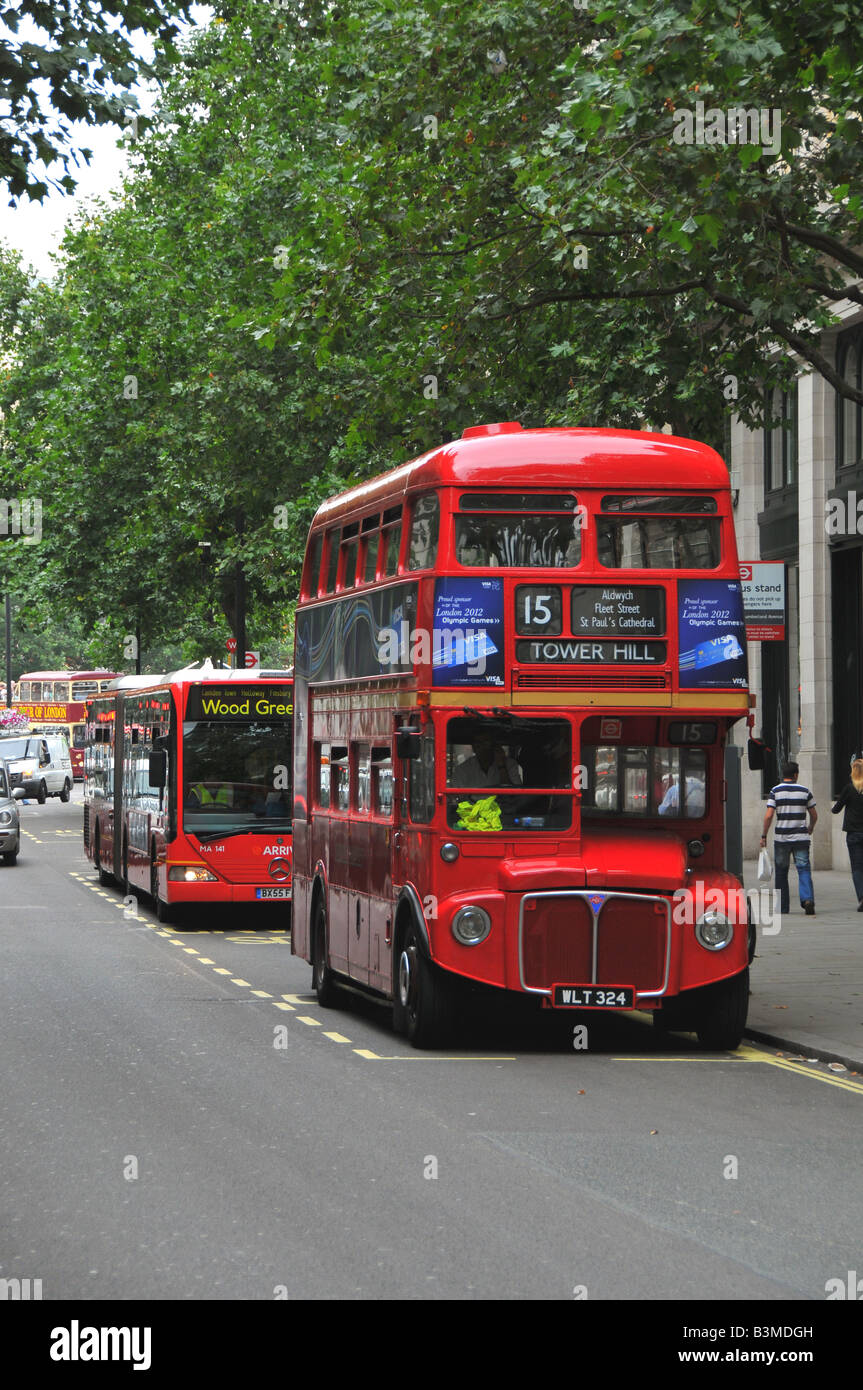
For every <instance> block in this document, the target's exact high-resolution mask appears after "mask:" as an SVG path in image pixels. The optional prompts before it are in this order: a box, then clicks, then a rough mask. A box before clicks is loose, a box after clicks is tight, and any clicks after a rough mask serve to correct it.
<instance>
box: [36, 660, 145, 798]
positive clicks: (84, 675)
mask: <svg viewBox="0 0 863 1390" xmlns="http://www.w3.org/2000/svg"><path fill="white" fill-rule="evenodd" d="M120 674H121V673H120V672H119V671H105V670H100V671H25V673H24V675H23V676H22V677H21V679H20V681H19V682H18V686H17V694H16V696H15V708H16V709H19V710H20V711H21V713H22V714H23V715H25V716H26V717H27V718H28V719H29V720H30V723H31V727H32V730H33V732H34V733H55V732H56V733H64V734H65V735H66V737H67V738H68V740H69V751H70V754H71V758H72V776H73V777H74V778H75V780H76V781H80V780H81V778H82V777H83V776H84V728H85V718H86V701H87V700H89V699H90V698H91V696H93V695H97V694H98V693H99V691H100V690H104V689H105V686H106V685H108V684H109V682H110V681H113V680H116V679H117V677H118V676H119V675H120Z"/></svg>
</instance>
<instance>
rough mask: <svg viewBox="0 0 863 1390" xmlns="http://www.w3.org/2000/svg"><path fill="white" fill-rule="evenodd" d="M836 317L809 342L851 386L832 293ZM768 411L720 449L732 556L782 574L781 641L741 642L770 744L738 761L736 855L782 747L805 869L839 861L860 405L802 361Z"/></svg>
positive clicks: (860, 663) (853, 705) (856, 549)
mask: <svg viewBox="0 0 863 1390" xmlns="http://www.w3.org/2000/svg"><path fill="white" fill-rule="evenodd" d="M838 314H839V317H840V318H841V326H839V327H837V328H835V329H833V330H831V331H830V332H829V333H826V334H825V335H824V336H823V338H822V351H823V352H824V353H825V354H826V355H828V357H829V359H830V361H831V362H833V363H834V364H835V366H836V370H837V371H838V373H839V374H840V375H841V376H842V377H843V378H844V379H846V380H848V381H850V382H852V383H853V384H854V385H855V386H856V387H857V388H858V389H860V387H861V371H863V308H861V307H860V305H858V304H854V303H852V302H851V301H845V302H844V303H842V304H840V305H839V306H838ZM773 415H774V418H781V419H784V420H786V421H787V422H788V428H787V429H785V428H781V427H776V428H773V429H768V430H756V431H752V430H749V429H747V428H746V427H745V426H744V425H742V424H741V423H740V422H739V421H734V422H733V423H732V426H731V436H730V448H729V457H728V463H729V467H730V471H731V485H732V489H733V490H734V492H735V493H736V496H737V502H736V507H735V528H736V532H737V548H738V553H739V555H740V559H741V561H744V562H745V561H754V560H771V561H774V562H782V563H783V564H784V565H785V573H786V632H785V639H786V640H785V641H784V642H750V643H749V676H750V689H751V690H752V691H753V692H754V694H755V696H756V707H755V711H754V713H755V727H754V730H753V732H754V733H755V734H756V735H757V736H759V737H763V738H764V740H765V742H766V743H767V744H769V745H770V746H771V747H772V748H773V749H774V750H775V751H774V755H773V759H772V760H771V765H770V766H769V767H768V768H767V769H765V772H764V773H763V774H762V773H758V772H751V771H749V769H748V767H747V766H746V764H745V760H744V773H743V835H744V853H745V855H746V856H747V857H752V856H754V855H755V854H756V853H757V849H758V839H759V836H760V834H761V824H762V819H763V813H764V799H765V796H766V793H767V790H768V789H769V787H770V786H771V785H772V783H773V782H774V781H777V780H779V777H780V776H781V772H780V771H779V765H780V764H781V762H782V761H783V760H784V759H785V758H788V757H791V758H793V759H794V760H795V761H796V762H797V763H799V765H800V780H801V781H802V782H804V783H806V784H807V785H808V786H810V787H811V788H812V791H813V793H814V795H815V799H816V801H817V803H818V813H819V822H818V825H817V827H816V830H815V836H814V839H813V853H812V862H813V866H814V867H815V868H832V867H834V866H835V867H837V868H844V867H847V863H848V860H847V854H846V851H845V841H844V836H843V835H842V831H841V823H842V817H841V816H831V814H830V804H831V801H832V799H833V797H834V796H835V794H836V793H837V792H838V790H839V789H840V788H841V787H842V786H843V785H844V784H845V782H846V781H847V780H848V763H849V759H850V757H851V755H852V753H855V752H858V751H861V752H863V409H861V407H860V406H859V405H856V404H855V403H853V402H851V401H847V400H844V399H843V398H841V397H839V395H838V393H837V392H836V391H835V390H834V388H833V387H832V386H831V385H829V384H828V383H827V382H826V381H825V380H824V378H823V377H821V376H819V375H817V374H816V373H814V372H807V373H806V374H805V375H803V374H801V375H800V376H799V377H798V379H797V383H796V387H795V389H794V390H793V391H791V392H788V393H784V394H782V393H779V392H776V393H774V399H773ZM857 499H859V500H860V512H859V521H858V513H857ZM858 524H859V527H860V531H859V533H858V530H857V526H858ZM743 738H744V733H743V731H742V730H737V732H736V741H737V742H741V741H743ZM792 878H793V875H792ZM816 893H817V882H816Z"/></svg>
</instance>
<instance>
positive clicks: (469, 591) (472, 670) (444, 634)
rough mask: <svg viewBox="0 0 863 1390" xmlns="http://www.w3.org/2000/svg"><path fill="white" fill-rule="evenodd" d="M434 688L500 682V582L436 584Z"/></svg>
mask: <svg viewBox="0 0 863 1390" xmlns="http://www.w3.org/2000/svg"><path fill="white" fill-rule="evenodd" d="M432 644H433V658H432V659H433V664H434V675H433V684H434V685H493V686H502V685H503V684H504V665H503V659H504V630H503V580H502V579H467V578H462V577H461V576H459V577H458V578H456V577H450V578H446V579H438V580H436V581H435V593H434V631H433V633H432Z"/></svg>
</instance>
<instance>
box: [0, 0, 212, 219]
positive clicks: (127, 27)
mask: <svg viewBox="0 0 863 1390" xmlns="http://www.w3.org/2000/svg"><path fill="white" fill-rule="evenodd" d="M189 12H190V7H189V5H188V4H183V3H173V0H146V3H145V2H144V0H99V3H98V4H94V3H92V0H18V3H17V4H15V5H9V6H7V7H6V8H4V9H2V10H0V23H2V24H3V25H4V27H5V29H6V33H5V34H3V35H0V99H2V101H3V103H4V107H5V108H6V109H4V111H3V113H2V115H0V180H2V181H3V182H5V183H6V184H7V185H8V187H9V191H10V193H12V194H13V196H15V197H17V196H19V195H20V194H23V193H26V194H27V195H28V196H29V197H30V198H42V197H44V195H45V194H46V193H47V192H48V184H47V183H46V182H45V180H44V179H43V178H42V177H40V176H39V175H38V174H34V172H33V165H34V163H36V161H37V160H38V161H41V163H42V164H44V165H46V166H47V165H51V164H53V163H54V162H55V161H57V160H59V161H60V163H62V165H63V167H64V169H65V173H64V174H63V176H62V177H61V178H59V179H56V180H55V179H52V180H51V182H54V183H56V184H57V185H58V186H60V187H63V188H65V189H66V190H67V191H68V192H71V191H72V189H74V187H75V180H74V178H73V177H72V175H71V174H70V172H69V166H70V163H73V162H74V163H77V162H78V155H81V156H82V157H83V158H84V159H85V160H86V161H87V162H88V163H89V159H90V155H91V154H92V151H91V150H89V149H77V150H76V149H74V136H73V132H72V128H71V127H72V122H75V121H82V122H84V123H85V124H86V125H104V124H105V123H107V122H110V121H113V122H115V123H117V124H119V125H122V124H124V122H125V121H126V120H127V118H128V117H129V115H130V114H131V113H132V112H134V111H136V110H137V106H138V103H137V100H136V98H135V97H134V95H133V94H132V93H131V92H130V88H131V87H132V86H134V84H135V83H136V82H137V81H138V80H139V79H140V78H142V77H146V76H148V75H149V74H151V73H152V71H153V69H152V66H151V65H150V64H149V63H148V62H146V61H145V60H144V59H143V58H142V57H141V56H140V53H139V52H137V51H136V48H135V46H134V44H133V43H132V41H131V38H130V37H129V34H130V32H135V31H139V32H141V31H142V32H143V33H144V34H147V35H151V36H154V37H156V38H158V39H160V40H162V42H163V43H170V41H171V40H172V39H174V38H175V36H176V35H177V33H178V26H177V24H176V23H175V22H174V21H175V20H176V19H177V18H188V16H189ZM22 21H23V24H22ZM28 21H29V22H30V23H29V24H28ZM32 25H35V26H37V27H36V30H35V33H36V34H37V35H38V37H39V40H40V41H39V42H37V41H36V39H34V38H32V37H30V34H31V33H32V32H34V31H33V30H32V28H31V26H32ZM118 26H119V27H118ZM41 82H45V83H47V85H48V100H49V104H50V110H48V111H46V110H44V109H43V106H42V102H41V96H42V93H41V92H40V90H39V84H40V83H41Z"/></svg>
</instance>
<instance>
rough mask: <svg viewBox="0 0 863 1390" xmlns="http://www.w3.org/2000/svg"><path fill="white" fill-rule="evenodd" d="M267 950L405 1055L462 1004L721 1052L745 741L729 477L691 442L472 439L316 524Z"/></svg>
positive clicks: (622, 436) (736, 977)
mask: <svg viewBox="0 0 863 1390" xmlns="http://www.w3.org/2000/svg"><path fill="white" fill-rule="evenodd" d="M296 631H297V641H296V665H295V677H296V703H297V719H298V729H299V730H300V731H301V733H300V736H299V737H298V738H297V739H296V741H295V761H294V927H293V938H292V950H293V951H294V952H295V953H296V954H299V955H301V956H302V957H304V958H305V959H306V960H308V961H309V962H310V963H311V965H312V978H313V984H314V988H315V989H316V991H317V994H318V998H319V1000H320V1002H321V1003H322V1004H333V1003H335V1002H337V1000H338V999H339V995H340V987H341V986H343V985H345V984H350V985H352V986H362V987H365V988H366V989H369V990H373V991H375V992H376V993H378V994H379V995H382V996H384V997H385V998H388V999H390V1000H392V1004H393V1015H394V1023H395V1026H396V1028H397V1029H398V1030H400V1031H402V1032H404V1033H405V1034H406V1035H407V1037H408V1038H409V1039H410V1040H411V1041H412V1042H413V1043H414V1044H415V1045H417V1046H437V1045H440V1043H441V1042H442V1041H445V1040H446V1037H447V1036H448V1034H449V1031H450V1029H451V1025H452V1023H453V1020H454V1019H455V1018H456V1017H457V1016H458V1014H459V1012H460V1011H461V1010H463V1009H468V1010H469V1009H470V991H471V989H473V990H474V992H475V991H476V989H477V988H492V989H495V990H498V991H509V992H512V993H514V994H520V995H530V996H533V997H534V998H535V999H536V1000H537V1002H538V1006H541V1007H542V1008H546V1009H572V1008H589V1009H612V1010H614V1009H633V1008H638V1009H641V1010H648V1011H650V1012H652V1013H653V1015H654V1017H655V1019H656V1020H657V1021H658V1022H659V1023H660V1024H661V1025H662V1026H664V1027H669V1028H674V1027H682V1028H687V1029H688V1028H692V1029H695V1030H696V1031H697V1032H698V1035H699V1037H700V1039H701V1041H702V1043H703V1044H705V1045H707V1046H713V1047H736V1046H737V1044H738V1043H739V1041H740V1038H741V1036H742V1031H743V1026H744V1023H745V1018H746V1008H747V1000H748V959H749V950H750V935H749V923H748V920H747V916H748V914H747V903H746V899H745V896H744V894H743V891H742V886H741V884H740V880H739V879H738V878H737V877H736V876H735V875H734V874H732V873H730V872H729V871H728V869H727V867H726V863H725V805H724V797H725V794H726V781H725V770H724V768H725V750H726V744H727V742H728V736H729V731H730V730H731V728H732V726H733V725H734V724H735V722H736V721H738V720H740V719H741V718H744V717H746V716H747V714H748V707H749V699H748V691H747V687H746V657H745V641H744V632H743V627H742V606H741V602H740V581H739V568H738V562H737V554H736V547H735V539H734V528H733V521H732V511H731V495H730V488H729V479H728V470H727V468H726V466H725V464H724V463H723V462H722V460H721V459H720V458H719V456H718V455H717V454H716V453H714V451H713V450H712V449H709V448H707V447H706V446H704V445H701V444H697V443H695V442H693V441H691V440H684V439H676V438H674V437H672V436H669V435H656V434H648V433H641V432H637V431H615V430H581V429H543V430H522V429H521V427H520V426H518V425H517V424H505V425H496V426H481V427H477V428H475V429H472V430H468V431H466V432H465V436H464V437H463V438H462V439H461V440H458V441H455V442H452V443H450V444H448V445H445V446H443V447H442V448H440V449H437V450H433V451H432V452H431V453H429V454H427V455H425V456H424V457H423V458H421V459H418V460H415V461H413V462H412V463H409V464H405V465H404V466H403V467H401V468H397V469H395V470H393V471H392V472H391V473H389V474H385V475H382V476H381V477H379V478H375V479H373V480H371V481H370V482H368V483H365V484H362V485H360V486H359V487H356V488H354V489H352V490H351V491H350V492H347V493H345V494H343V495H342V496H340V497H336V498H333V499H331V500H330V501H329V502H327V503H325V504H324V505H323V506H322V507H321V508H320V509H319V511H318V514H317V516H316V517H315V519H314V521H313V524H312V527H311V531H310V535H309V541H308V546H307V552H306V560H305V565H304V571H303V579H302V591H301V596H300V603H299V606H298V609H297V627H296Z"/></svg>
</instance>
